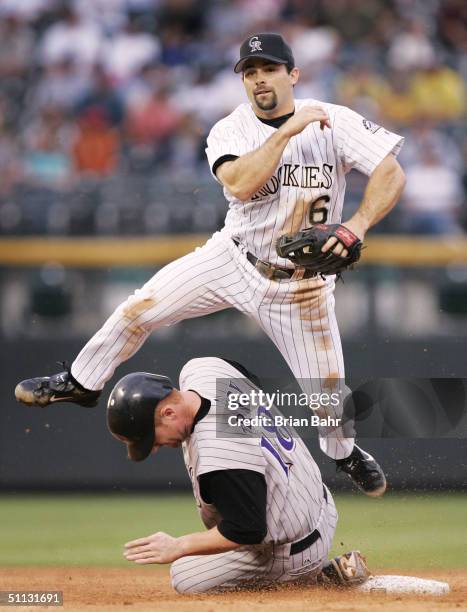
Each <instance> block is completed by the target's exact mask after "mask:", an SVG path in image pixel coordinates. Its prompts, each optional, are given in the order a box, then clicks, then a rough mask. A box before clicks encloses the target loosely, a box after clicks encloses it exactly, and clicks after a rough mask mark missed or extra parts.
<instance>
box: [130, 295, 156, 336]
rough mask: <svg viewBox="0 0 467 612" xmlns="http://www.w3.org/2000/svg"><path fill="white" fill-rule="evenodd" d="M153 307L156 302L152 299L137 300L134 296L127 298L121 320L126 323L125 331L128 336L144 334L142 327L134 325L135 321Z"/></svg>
mask: <svg viewBox="0 0 467 612" xmlns="http://www.w3.org/2000/svg"><path fill="white" fill-rule="evenodd" d="M155 305H156V300H155V299H154V298H144V299H139V298H138V297H136V296H131V297H130V298H128V301H127V304H126V306H125V307H124V309H123V318H124V319H125V320H126V321H127V322H128V327H127V330H128V332H129V333H130V334H141V333H145V329H144V327H143V326H142V325H141V324H138V323H136V320H137V319H138V317H139V316H140V315H142V314H143V313H145V312H147V311H148V310H150V309H151V308H153V307H154V306H155Z"/></svg>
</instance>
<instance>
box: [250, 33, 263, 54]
mask: <svg viewBox="0 0 467 612" xmlns="http://www.w3.org/2000/svg"><path fill="white" fill-rule="evenodd" d="M248 44H249V45H250V49H251V50H252V51H262V49H261V41H260V40H259V39H258V37H257V36H252V37H251V38H250V42H249V43H248Z"/></svg>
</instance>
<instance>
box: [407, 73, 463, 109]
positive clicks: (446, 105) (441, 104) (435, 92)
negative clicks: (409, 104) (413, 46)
mask: <svg viewBox="0 0 467 612" xmlns="http://www.w3.org/2000/svg"><path fill="white" fill-rule="evenodd" d="M411 95H412V97H413V100H414V102H415V104H416V107H417V114H418V116H419V117H424V118H426V119H436V120H438V121H449V120H454V119H459V118H460V117H462V116H464V114H465V102H466V92H465V84H464V81H463V79H462V77H461V75H460V74H458V73H457V72H456V71H455V70H453V69H452V68H449V67H448V66H443V65H442V64H440V63H438V62H437V61H434V62H433V63H432V65H431V66H429V67H427V68H426V69H425V70H422V71H420V72H417V73H416V74H415V76H414V77H413V80H412V85H411Z"/></svg>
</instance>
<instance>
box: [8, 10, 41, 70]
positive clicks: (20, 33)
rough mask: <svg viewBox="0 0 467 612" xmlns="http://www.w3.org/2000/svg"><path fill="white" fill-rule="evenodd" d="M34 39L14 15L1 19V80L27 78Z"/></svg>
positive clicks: (27, 28)
mask: <svg viewBox="0 0 467 612" xmlns="http://www.w3.org/2000/svg"><path fill="white" fill-rule="evenodd" d="M33 46H34V37H33V33H32V31H31V29H30V28H29V26H28V25H27V24H25V23H24V22H22V21H21V20H20V19H19V17H17V16H15V15H14V14H10V15H6V16H4V17H1V18H0V79H2V80H3V79H10V78H19V79H24V78H26V76H27V74H28V71H29V69H30V67H31V56H32V52H33Z"/></svg>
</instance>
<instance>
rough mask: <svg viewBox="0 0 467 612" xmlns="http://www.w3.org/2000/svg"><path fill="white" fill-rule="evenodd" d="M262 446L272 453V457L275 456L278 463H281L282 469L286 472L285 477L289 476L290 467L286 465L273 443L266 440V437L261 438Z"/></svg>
mask: <svg viewBox="0 0 467 612" xmlns="http://www.w3.org/2000/svg"><path fill="white" fill-rule="evenodd" d="M261 446H262V447H263V448H266V449H267V450H268V451H269V452H270V453H271V455H273V456H274V457H275V458H276V459H277V461H279V463H280V466H281V468H282V469H283V470H284V472H285V475H286V476H288V475H289V466H288V465H286V464H285V463H284V460H283V459H282V457H281V456H280V454H279V453H278V452H277V451H276V449H275V448H274V446H273V445H272V444H271V442H270V441H269V440H268V439H267V438H266V436H261Z"/></svg>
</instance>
